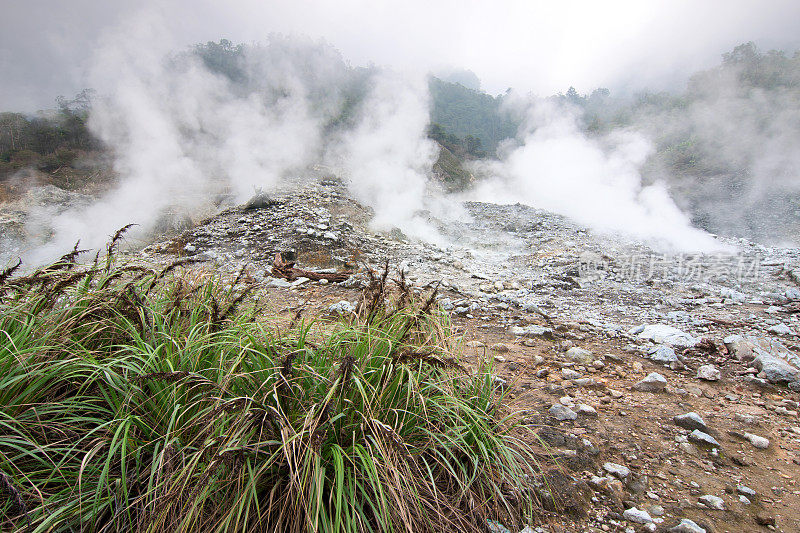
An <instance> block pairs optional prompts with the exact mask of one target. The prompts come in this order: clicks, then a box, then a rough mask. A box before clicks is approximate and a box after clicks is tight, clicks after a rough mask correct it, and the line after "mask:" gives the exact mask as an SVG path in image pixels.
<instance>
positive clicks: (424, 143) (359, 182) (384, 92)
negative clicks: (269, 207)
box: [333, 72, 447, 242]
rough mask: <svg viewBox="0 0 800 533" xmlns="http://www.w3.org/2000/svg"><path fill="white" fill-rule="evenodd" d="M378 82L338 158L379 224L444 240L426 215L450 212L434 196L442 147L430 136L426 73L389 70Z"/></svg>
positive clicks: (377, 226) (336, 154)
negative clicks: (435, 168)
mask: <svg viewBox="0 0 800 533" xmlns="http://www.w3.org/2000/svg"><path fill="white" fill-rule="evenodd" d="M373 81H374V83H373V85H372V90H371V92H370V94H369V96H368V97H367V99H366V101H365V102H364V103H363V106H362V109H361V117H360V120H359V122H358V125H357V126H356V127H355V129H354V130H352V131H350V132H347V134H346V135H345V136H344V138H343V139H342V141H341V144H340V145H338V146H337V147H336V148H335V149H334V151H333V153H334V157H335V158H337V159H338V161H340V164H341V165H342V166H343V167H344V169H345V173H346V176H347V182H348V187H349V189H350V191H351V192H352V194H353V195H354V196H355V198H356V199H357V200H359V201H360V202H362V203H364V204H365V205H368V206H370V207H372V208H373V209H374V211H375V217H374V219H373V220H372V225H373V227H374V228H375V229H377V230H382V231H386V230H390V229H392V228H394V227H397V228H399V229H401V230H402V231H403V232H404V233H406V234H407V235H409V236H411V237H414V238H419V239H423V240H428V241H434V242H442V241H443V238H442V237H441V235H439V234H438V232H436V231H435V230H434V229H433V228H432V226H431V225H430V224H429V223H428V221H427V220H425V218H424V217H423V216H422V214H421V212H422V211H423V210H433V211H434V212H435V214H436V215H438V216H445V213H447V210H446V209H443V208H442V205H441V204H440V203H438V202H435V201H434V197H435V195H434V193H433V191H431V190H430V183H429V180H428V175H429V174H430V171H431V168H432V167H433V164H434V162H435V161H436V158H437V156H438V146H437V145H436V143H434V142H433V141H431V140H430V139H428V138H427V135H426V129H427V126H428V122H429V95H428V89H427V83H426V81H425V78H424V77H422V76H414V75H410V74H408V73H406V74H405V75H399V74H397V73H392V72H384V73H383V74H381V75H379V76H377V78H376V79H374V80H373ZM440 200H441V199H440Z"/></svg>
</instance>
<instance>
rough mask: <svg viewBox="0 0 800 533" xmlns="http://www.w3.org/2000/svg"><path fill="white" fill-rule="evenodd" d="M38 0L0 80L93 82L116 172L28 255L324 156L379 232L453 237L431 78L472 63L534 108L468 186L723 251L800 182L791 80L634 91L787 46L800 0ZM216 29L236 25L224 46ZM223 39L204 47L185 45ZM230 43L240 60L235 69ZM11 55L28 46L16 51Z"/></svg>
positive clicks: (23, 85)
mask: <svg viewBox="0 0 800 533" xmlns="http://www.w3.org/2000/svg"><path fill="white" fill-rule="evenodd" d="M46 4H47V2H44V3H43V4H42V5H46ZM42 5H37V6H36V7H35V8H31V10H29V11H25V10H24V9H22V8H16V7H15V8H13V9H11V10H10V13H9V17H8V18H7V19H6V21H5V22H4V25H5V26H7V28H6V27H4V28H3V29H7V30H8V31H6V32H4V33H3V32H0V34H2V35H3V36H2V37H0V43H1V44H2V49H1V50H2V53H0V66H2V67H3V68H4V70H6V71H7V73H8V74H9V76H8V77H7V78H6V79H5V80H4V81H3V82H2V83H0V90H1V91H2V92H0V96H2V97H3V98H4V99H5V100H4V101H5V102H7V104H6V105H9V106H12V107H13V106H19V108H21V109H24V108H28V109H31V106H33V105H37V106H42V107H46V104H45V103H42V102H44V96H43V95H46V94H49V95H50V96H49V97H50V98H52V96H53V91H56V90H57V91H59V92H62V90H63V92H68V91H69V90H71V89H75V88H83V87H91V88H92V89H94V90H96V94H97V95H98V96H97V98H96V99H95V100H94V102H93V106H92V109H91V114H90V117H89V121H88V125H89V128H90V130H91V132H92V134H93V135H94V136H96V137H97V139H99V141H100V142H102V143H103V145H104V146H105V147H106V148H107V149H108V151H109V153H110V155H111V156H112V158H113V170H114V173H115V174H116V175H117V176H118V178H119V179H118V180H117V185H116V186H114V187H113V188H112V189H110V190H109V191H108V192H107V193H105V194H104V195H103V196H102V197H100V198H99V199H98V200H97V201H96V202H94V203H92V204H91V205H90V206H89V207H80V208H75V209H71V210H67V211H66V212H61V213H54V212H51V211H44V212H41V213H38V215H37V216H33V217H32V218H31V220H32V222H31V223H30V224H29V227H28V230H29V231H28V232H29V233H30V234H33V235H39V234H41V233H43V224H42V221H47V223H48V224H47V225H49V226H51V227H52V228H54V234H53V235H52V236H50V237H49V240H48V242H47V244H46V245H45V246H42V247H38V248H31V249H30V252H28V253H27V254H26V257H25V260H26V262H29V263H33V264H37V263H40V262H42V261H46V260H48V259H51V258H53V257H57V256H58V255H60V254H61V253H63V252H64V250H66V249H69V248H70V247H71V246H72V245H73V244H74V243H75V241H77V240H78V239H81V247H82V248H96V247H99V246H101V245H102V244H103V243H104V242H105V241H106V239H107V238H108V237H109V235H111V234H112V233H113V232H114V231H115V230H116V229H117V228H119V227H121V226H123V225H126V224H129V223H135V224H138V225H137V226H136V227H135V229H134V230H133V231H132V232H131V234H130V237H131V238H132V239H141V240H146V239H147V238H148V237H149V235H150V234H151V232H152V231H153V230H154V229H157V228H158V227H160V226H162V225H163V224H164V223H165V222H166V224H167V225H169V224H170V223H171V222H170V221H180V220H192V221H198V220H199V219H201V218H203V217H205V216H207V215H209V214H212V213H214V212H217V211H218V210H219V209H220V208H221V207H222V206H226V205H233V204H236V203H241V202H243V201H246V200H247V199H248V198H249V197H250V196H252V195H253V194H254V193H256V192H257V191H265V192H267V193H276V192H278V191H281V190H284V189H286V188H291V187H295V186H297V185H298V183H299V182H300V181H301V180H299V179H298V178H299V177H301V176H303V175H304V174H306V169H307V167H308V166H309V165H313V164H318V163H323V164H327V165H329V166H331V167H333V168H335V169H336V170H337V172H338V173H339V174H340V177H341V178H342V179H343V181H344V183H346V185H347V187H348V188H349V189H350V191H351V193H352V195H353V196H354V197H355V198H356V199H357V200H359V201H360V202H362V203H363V204H365V205H367V206H369V207H371V208H372V210H373V212H374V215H375V216H374V219H373V221H372V227H373V229H375V230H376V231H389V230H392V229H394V228H397V229H399V230H401V231H402V232H403V233H404V234H405V235H407V236H409V237H411V238H415V239H421V240H426V241H431V242H435V243H437V244H440V245H445V244H447V242H446V240H445V239H444V238H443V237H442V235H440V234H439V233H438V232H437V231H436V230H435V227H434V224H432V223H431V222H430V217H435V218H438V219H440V220H444V221H447V220H453V219H454V218H458V217H465V216H466V214H465V213H466V212H465V210H464V209H463V208H462V207H461V206H460V203H459V201H460V199H461V198H462V196H454V195H447V194H444V193H443V192H442V187H441V186H440V184H439V183H438V182H437V181H436V180H435V179H432V172H431V170H432V167H433V165H434V163H435V162H436V161H437V158H438V156H439V150H440V147H439V145H438V144H437V143H436V142H434V141H433V140H432V139H431V138H430V137H429V136H428V133H427V128H428V126H429V123H430V110H431V106H432V102H431V95H430V94H429V92H428V85H427V76H428V74H429V73H430V72H458V71H459V70H458V69H460V68H469V69H471V72H474V74H472V77H471V78H470V83H471V84H473V85H474V84H475V83H478V82H479V83H480V86H481V87H484V88H485V89H486V90H487V91H489V93H500V92H502V93H503V94H504V95H506V96H507V98H505V100H504V106H505V112H507V113H513V114H515V117H516V119H517V120H518V122H519V123H520V127H519V130H518V131H517V134H516V137H515V138H513V139H507V140H506V141H504V142H502V143H501V144H500V146H499V147H498V150H497V152H496V153H494V152H492V153H488V154H486V155H487V157H485V158H483V159H479V160H476V161H467V163H466V164H467V165H468V166H470V168H471V170H472V171H473V172H474V174H475V175H476V176H479V177H480V178H482V179H481V181H479V182H478V183H476V184H475V185H474V186H473V187H472V189H471V190H470V191H469V192H468V194H467V197H468V198H472V199H478V200H482V201H494V202H523V203H526V204H529V205H532V206H536V207H541V208H544V209H548V210H551V211H554V212H557V213H560V214H563V215H565V216H568V217H570V218H573V219H574V220H576V221H578V222H579V223H581V224H585V225H586V226H588V227H591V228H593V229H595V230H597V231H601V232H606V233H616V234H622V235H626V236H628V237H633V238H636V239H641V240H645V241H647V242H649V243H650V244H651V245H653V246H655V247H657V248H659V249H665V250H666V249H669V250H703V251H709V250H716V249H719V247H720V245H719V242H718V241H717V240H716V239H715V238H714V237H713V236H711V235H710V234H708V233H706V231H704V229H706V230H710V231H714V232H720V233H726V231H728V230H729V231H728V232H729V233H731V234H733V235H738V236H746V237H752V238H759V239H762V240H768V239H767V238H768V237H770V232H771V231H772V229H771V228H769V227H766V228H765V227H760V228H754V227H753V223H752V220H753V219H754V218H758V217H754V216H753V215H754V213H756V214H757V213H760V212H763V211H764V210H769V209H772V211H775V205H776V204H775V203H774V202H773V201H772V199H774V198H776V197H779V198H780V199H781V201H784V200H785V199H786V198H789V197H791V196H792V195H795V194H796V193H797V192H798V189H799V188H800V185H799V184H798V175H800V160H798V156H797V154H798V153H800V150H798V149H797V148H798V147H799V146H800V133H798V127H797V124H798V120H797V119H798V117H800V105H798V103H797V102H798V99H797V96H796V90H794V89H790V88H781V89H776V90H764V89H761V88H755V89H752V90H750V89H747V90H745V89H743V87H742V86H741V83H740V81H741V80H740V79H739V78H738V77H737V76H736V75H735V70H734V69H728V70H725V71H724V72H720V73H717V74H715V75H711V74H707V75H706V76H705V77H704V78H703V79H702V82H698V80H697V79H692V80H691V82H689V89H688V93H689V96H686V97H684V98H683V100H681V102H680V104H679V105H675V106H672V107H669V106H666V107H664V106H662V107H660V108H652V107H648V106H642V105H638V104H636V101H637V98H639V96H638V95H640V94H641V93H640V92H637V91H641V90H643V89H644V88H645V87H655V89H657V90H663V89H669V90H670V91H671V94H681V93H682V92H683V91H687V89H686V87H687V81H688V78H689V75H690V73H691V72H694V71H696V70H697V69H698V68H709V67H712V65H715V64H716V63H718V61H719V57H720V54H721V53H723V52H724V51H726V50H730V48H731V47H732V46H734V45H736V44H738V43H741V42H744V41H747V40H751V39H754V40H757V41H759V40H760V42H763V43H765V44H766V45H767V46H783V47H785V48H786V49H791V46H792V43H797V38H796V31H795V30H796V29H797V28H796V24H795V23H794V22H792V21H793V20H800V18H797V17H794V15H800V8H798V6H797V5H795V3H793V2H782V1H775V2H771V3H770V9H766V8H763V4H758V6H760V7H762V8H760V9H756V8H755V4H750V3H748V2H733V3H728V4H726V9H723V10H721V11H720V10H719V9H711V8H710V7H709V6H703V7H701V8H696V6H694V5H690V4H689V3H681V2H678V3H653V4H652V5H650V6H643V5H642V4H641V3H627V2H619V3H616V4H614V6H611V7H613V9H611V8H610V7H609V6H605V7H603V9H595V8H588V7H587V8H585V9H576V8H575V7H574V6H573V7H572V8H569V9H567V8H564V9H561V8H556V7H551V8H545V7H543V6H539V5H537V6H531V5H528V4H527V3H525V4H524V5H523V4H522V3H515V2H509V3H506V4H501V5H498V6H496V7H495V8H493V9H487V8H486V7H481V6H480V5H477V4H468V5H466V6H460V5H457V4H456V3H450V2H443V3H437V4H434V5H431V6H428V5H427V4H426V5H425V7H424V8H423V7H422V5H421V4H419V5H418V4H416V3H413V2H412V3H411V4H409V5H406V6H403V7H398V8H397V9H386V8H384V7H381V6H377V5H373V4H367V3H364V2H359V1H353V2H344V3H342V4H341V5H337V6H336V8H335V9H334V8H330V7H326V6H319V5H315V4H314V3H303V2H301V3H299V4H298V5H296V6H294V7H287V6H282V5H279V4H270V3H267V4H263V5H262V4H255V3H253V4H251V3H246V2H245V3H242V4H238V5H235V6H232V7H231V8H225V9H221V8H219V7H218V6H216V5H214V4H213V3H210V2H200V3H198V4H192V6H191V7H189V6H188V5H187V4H185V3H184V2H180V1H170V2H166V3H163V4H159V5H157V6H156V5H155V4H153V5H149V4H146V5H144V6H143V7H140V6H138V5H134V4H132V3H130V4H129V3H124V2H123V3H120V4H119V6H118V7H116V8H104V9H103V10H93V8H92V6H91V4H90V3H80V2H79V3H78V4H77V5H76V7H75V12H74V13H70V14H64V13H62V15H63V17H61V16H60V15H59V16H58V17H55V19H57V20H59V21H60V22H59V24H60V25H59V26H58V27H57V28H54V27H52V25H53V24H54V23H53V22H52V20H53V19H48V20H40V21H38V23H36V24H34V21H33V19H31V18H30V17H32V16H35V15H36V14H37V13H41V10H42V9H43V8H42ZM50 7H51V8H52V9H54V10H55V11H56V12H59V10H61V11H63V9H64V8H63V7H61V6H60V4H59V5H56V4H52V5H50ZM190 10H193V11H192V12H191V13H190ZM81 11H86V12H91V16H87V17H84V18H82V17H80V16H78V13H80V12H81ZM689 12H691V13H692V14H693V17H689V18H686V16H687V14H688V13H689ZM711 17H716V19H715V20H716V22H715V23H714V24H711V23H709V21H708V19H709V18H711ZM178 20H180V21H181V24H179V25H177V24H176V21H178ZM353 20H359V21H360V24H359V27H358V29H353V28H352V24H351V23H352V21H353ZM9 21H11V22H9ZM443 21H444V23H443ZM546 21H549V22H547V23H546V24H545V22H546ZM14 23H16V24H14ZM532 24H533V25H534V26H536V27H537V28H539V30H540V31H533V29H532V26H531V25H532ZM684 26H685V28H686V29H687V31H688V33H687V35H686V36H685V38H682V39H676V38H675V36H674V35H675V33H674V31H672V30H674V29H675V27H684ZM497 27H504V28H506V31H504V32H501V33H498V32H497V31H495V30H493V29H492V28H497ZM558 28H563V29H564V32H561V31H560V30H558ZM24 31H28V32H34V33H35V32H44V33H45V34H47V35H48V36H49V37H48V38H47V39H44V40H43V45H42V54H43V56H44V57H45V58H46V59H47V60H46V61H37V60H36V59H35V58H33V57H30V56H29V55H27V54H26V53H25V52H22V51H19V44H18V41H19V42H22V41H24V39H23V37H22V36H21V35H20V32H24ZM412 34H413V35H414V36H415V37H414V38H410V37H409V36H411V35H412ZM221 36H231V37H233V38H234V39H235V40H234V41H227V40H226V41H220V43H219V44H217V43H214V41H216V40H218V39H219V38H220V37H221ZM209 39H210V40H211V42H209V43H208V45H203V46H206V48H203V46H200V47H197V46H195V47H192V46H190V45H192V44H193V43H198V42H206V41H207V40H209ZM247 41H249V44H246V45H236V44H234V43H235V42H247ZM223 43H225V44H223ZM631 43H637V45H636V46H632V45H631ZM797 44H800V43H797ZM211 45H213V46H211ZM15 51H18V52H15ZM215 53H221V54H227V55H228V56H230V57H234V58H235V61H231V62H228V63H225V67H224V68H222V67H220V66H219V65H217V64H216V63H215V61H214V57H213V54H215ZM204 54H205V55H204ZM10 57H17V58H18V59H19V60H20V61H16V60H15V62H14V64H13V65H12V64H11V62H10V59H9V58H10ZM226 57H227V56H226ZM225 69H228V70H225ZM45 71H46V74H45ZM711 71H714V70H713V69H711V70H709V72H711ZM58 72H61V73H62V74H63V75H60V76H58V75H56V74H58ZM632 72H635V73H636V76H635V77H634V76H632V75H631V73H632ZM714 72H716V71H714ZM55 79H58V80H61V81H58V82H54V81H53V80H55ZM568 85H573V86H575V87H577V88H578V90H579V91H581V92H585V93H587V94H588V93H589V92H590V91H591V90H592V89H594V88H596V87H599V86H604V87H610V88H611V93H612V94H613V95H614V98H616V99H617V100H616V103H615V105H610V106H608V108H607V110H606V111H608V113H616V112H618V111H619V112H622V113H623V114H625V119H624V120H618V117H606V118H608V120H607V121H606V123H605V125H604V126H603V127H600V128H599V129H594V130H592V129H591V128H588V127H587V121H588V120H589V118H590V115H591V110H590V109H587V108H585V107H581V106H578V105H566V104H564V102H563V101H559V99H557V98H548V97H543V96H541V94H550V93H554V92H557V91H558V92H560V91H563V90H564V89H565V87H566V86H568ZM475 86H476V85H475ZM510 86H514V87H517V90H516V91H506V90H505V89H506V88H508V87H510ZM699 87H701V89H700V88H699ZM562 96H563V95H562ZM620 110H622V111H620ZM686 138H690V139H692V146H693V150H695V152H694V153H697V154H702V155H703V157H704V159H703V161H704V162H706V163H708V165H707V168H703V169H700V170H698V169H696V168H690V169H689V170H681V169H678V170H676V168H677V167H676V165H675V162H674V161H673V160H671V159H670V158H671V157H673V155H674V153H675V151H674V146H679V145H681V143H682V142H683V141H684V140H685V139H686ZM673 145H674V146H673ZM714 160H716V161H717V163H713V161H714ZM712 163H713V164H712ZM715 180H716V181H715ZM719 182H724V186H719ZM715 183H716V185H715ZM726 188H727V189H726ZM725 190H728V191H729V194H728V196H727V197H726V196H725V193H724V191H725ZM720 191H723V192H720ZM715 195H716V196H715ZM765 198H768V199H770V201H769V202H766V203H765ZM778 223H781V224H782V223H783V222H782V221H779V222H776V224H778ZM701 228H702V229H701ZM773 240H775V239H773ZM789 240H791V239H789Z"/></svg>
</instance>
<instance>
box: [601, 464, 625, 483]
mask: <svg viewBox="0 0 800 533" xmlns="http://www.w3.org/2000/svg"><path fill="white" fill-rule="evenodd" d="M603 470H605V471H606V472H608V473H609V474H611V475H612V476H614V477H616V478H619V479H623V480H624V479H625V478H627V477H628V476H629V475H630V474H631V471H630V470H629V469H628V467H627V466H623V465H621V464H617V463H605V464H603Z"/></svg>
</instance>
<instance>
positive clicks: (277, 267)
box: [272, 252, 352, 283]
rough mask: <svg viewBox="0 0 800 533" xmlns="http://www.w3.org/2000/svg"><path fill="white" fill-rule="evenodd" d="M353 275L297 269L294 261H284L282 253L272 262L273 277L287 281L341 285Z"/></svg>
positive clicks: (276, 255) (349, 273)
mask: <svg viewBox="0 0 800 533" xmlns="http://www.w3.org/2000/svg"><path fill="white" fill-rule="evenodd" d="M351 274H352V272H351V271H344V272H333V273H326V272H314V271H312V270H303V269H301V268H295V266H294V261H287V260H284V258H283V257H282V256H281V254H280V252H278V253H276V254H275V258H274V259H273V260H272V275H273V276H274V277H276V278H283V279H285V280H287V281H294V280H296V279H297V278H308V279H310V280H311V281H319V280H321V279H326V280H328V281H330V282H332V283H339V282H341V281H346V280H347V278H349V277H350V275H351Z"/></svg>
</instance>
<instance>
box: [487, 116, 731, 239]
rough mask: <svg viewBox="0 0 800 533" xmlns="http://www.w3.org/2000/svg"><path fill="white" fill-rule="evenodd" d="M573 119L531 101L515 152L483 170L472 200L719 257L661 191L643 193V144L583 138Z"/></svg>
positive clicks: (635, 139) (646, 145) (615, 137)
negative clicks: (531, 209) (542, 212)
mask: <svg viewBox="0 0 800 533" xmlns="http://www.w3.org/2000/svg"><path fill="white" fill-rule="evenodd" d="M577 118H578V117H577V115H576V113H575V111H572V110H569V109H567V108H564V107H563V106H558V105H556V104H555V103H553V102H550V101H543V100H537V101H534V102H533V103H532V104H531V107H530V110H529V113H528V116H527V120H526V121H525V123H524V124H523V126H521V128H520V132H519V135H518V139H519V144H518V145H515V146H507V147H505V150H504V153H503V154H502V155H501V158H500V161H498V162H491V163H486V164H484V165H482V168H480V171H481V172H482V173H484V174H489V175H490V176H491V177H490V179H488V180H486V181H484V182H481V184H480V185H479V186H478V187H477V188H476V190H475V191H474V193H473V195H472V196H474V197H475V198H476V199H480V200H483V201H487V200H488V201H494V202H501V203H515V202H521V203H525V204H528V205H531V206H535V207H538V208H543V209H547V210H550V211H554V212H556V213H560V214H563V215H565V216H568V217H570V218H572V219H574V220H576V221H577V222H579V223H582V224H585V225H587V226H590V227H592V228H594V229H597V230H600V231H604V232H611V233H620V234H626V235H630V236H633V237H637V238H640V239H645V240H648V241H651V242H652V243H653V244H655V245H656V246H661V247H664V248H672V249H679V250H702V251H707V250H711V249H719V244H718V243H716V242H715V241H714V239H713V237H711V236H710V235H709V234H707V233H705V232H703V231H701V230H698V229H696V228H694V227H692V226H691V224H690V223H689V219H688V217H687V216H686V215H685V214H683V213H682V212H681V211H680V209H679V208H678V207H677V206H676V205H675V203H674V202H673V201H672V199H671V198H670V196H669V193H668V191H667V189H666V188H665V187H664V186H663V185H661V184H654V185H649V186H643V185H642V179H641V174H640V168H641V166H642V165H643V164H644V162H645V160H646V159H647V157H648V155H649V154H650V153H651V151H652V146H651V144H650V142H649V141H648V140H647V139H646V138H645V137H643V136H642V135H641V134H637V133H633V132H628V131H618V132H615V133H613V134H611V135H609V136H606V137H605V138H602V139H593V138H589V137H587V135H586V134H585V133H584V132H583V131H581V129H580V127H579V125H578V121H577Z"/></svg>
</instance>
